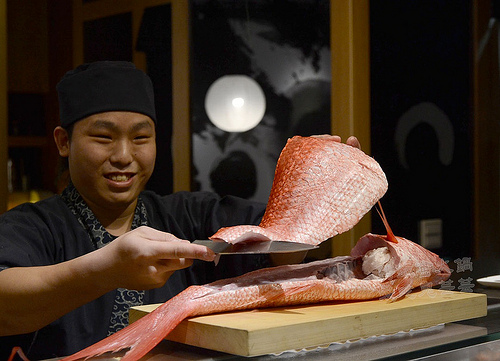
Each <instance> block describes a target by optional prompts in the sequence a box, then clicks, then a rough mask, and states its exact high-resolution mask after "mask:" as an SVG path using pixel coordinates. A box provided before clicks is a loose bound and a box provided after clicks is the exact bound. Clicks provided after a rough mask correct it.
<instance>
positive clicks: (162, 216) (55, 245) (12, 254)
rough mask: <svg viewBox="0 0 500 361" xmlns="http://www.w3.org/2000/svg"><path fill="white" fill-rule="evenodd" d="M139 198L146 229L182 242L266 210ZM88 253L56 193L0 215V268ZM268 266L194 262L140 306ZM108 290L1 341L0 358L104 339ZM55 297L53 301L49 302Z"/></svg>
mask: <svg viewBox="0 0 500 361" xmlns="http://www.w3.org/2000/svg"><path fill="white" fill-rule="evenodd" d="M141 199H142V201H143V202H144V205H145V207H146V210H147V219H148V225H149V226H150V227H152V228H155V229H158V230H161V231H166V232H169V233H172V234H174V235H175V236H176V237H178V238H181V239H187V240H191V241H193V240H195V239H207V237H209V236H211V235H212V234H214V233H215V232H216V231H217V230H218V229H219V228H220V227H223V226H231V225H237V224H258V223H259V222H260V219H261V217H262V215H263V214H264V210H265V205H263V204H260V203H255V202H251V201H246V200H242V199H239V198H235V197H231V196H229V197H224V198H222V199H221V198H219V197H218V196H217V195H215V194H213V193H209V192H195V193H190V192H179V193H175V194H172V195H169V196H163V197H161V196H158V195H156V194H155V193H152V192H149V191H145V192H142V193H141ZM93 250H95V246H94V245H93V243H92V241H91V239H90V238H89V235H88V234H87V231H86V230H85V229H84V227H82V225H81V224H80V223H79V221H78V219H77V218H76V217H75V215H74V214H73V213H72V212H71V211H70V209H69V208H68V207H67V205H66V204H65V203H64V202H63V200H62V199H61V197H60V196H58V195H57V196H53V197H51V198H48V199H46V200H43V201H41V202H38V203H34V204H32V203H26V204H23V205H20V206H18V207H16V208H14V209H13V210H10V211H8V212H6V213H5V214H3V215H2V216H0V270H1V269H5V268H8V267H29V266H43V265H51V264H56V263H60V262H64V261H67V260H70V259H73V258H76V257H79V256H82V255H84V254H86V253H89V252H92V251H93ZM262 266H267V264H265V259H263V258H262V257H248V256H246V257H241V256H224V257H222V258H221V261H220V263H219V265H218V266H217V267H215V266H214V264H213V263H208V262H202V261H195V262H194V264H193V265H192V266H191V267H190V268H188V269H185V270H181V271H177V272H175V273H174V274H173V275H172V276H171V277H170V278H169V280H168V281H167V283H166V284H165V286H163V287H161V288H158V289H154V290H149V291H146V292H145V294H144V303H145V304H149V303H159V302H165V301H166V300H168V299H170V298H171V297H173V296H175V295H176V294H177V293H179V292H181V291H182V290H184V289H185V288H186V287H188V286H190V285H192V284H205V283H208V282H212V281H214V280H215V279H219V278H223V277H230V276H235V275H239V274H242V273H245V272H248V271H250V270H252V269H255V268H259V267H262ZM114 298H115V291H113V292H110V293H108V294H105V295H104V296H102V297H100V298H98V299H97V300H94V301H92V302H90V303H88V304H86V305H84V306H81V307H79V308H77V309H76V310H74V311H72V312H70V313H68V314H66V315H64V316H63V317H61V318H60V319H58V320H56V321H55V322H53V323H51V324H50V325H48V326H46V327H44V328H42V329H40V330H38V331H37V332H34V333H30V334H26V335H16V336H8V337H0V359H7V357H8V355H9V353H10V351H11V349H12V347H14V346H21V347H22V348H23V350H24V351H25V353H27V356H28V357H29V358H31V359H44V358H52V357H57V356H64V355H69V354H72V353H74V352H76V351H78V350H80V349H82V348H84V347H87V346H89V345H91V344H93V343H95V342H97V341H99V340H101V339H102V338H104V337H105V336H106V332H107V330H108V324H109V322H108V320H109V319H110V316H111V309H112V306H113V303H114ZM56 303H57V300H54V304H56Z"/></svg>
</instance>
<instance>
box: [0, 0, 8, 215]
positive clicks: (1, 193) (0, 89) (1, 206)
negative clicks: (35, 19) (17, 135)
mask: <svg viewBox="0 0 500 361" xmlns="http://www.w3.org/2000/svg"><path fill="white" fill-rule="evenodd" d="M7 117H8V112H7V1H6V0H0V214H1V213H3V212H5V211H6V210H7V154H8V148H7Z"/></svg>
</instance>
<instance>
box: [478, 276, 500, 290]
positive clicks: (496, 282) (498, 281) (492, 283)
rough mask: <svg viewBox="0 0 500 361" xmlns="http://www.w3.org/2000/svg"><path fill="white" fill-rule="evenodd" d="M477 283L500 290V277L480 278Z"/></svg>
mask: <svg viewBox="0 0 500 361" xmlns="http://www.w3.org/2000/svg"><path fill="white" fill-rule="evenodd" d="M477 281H478V282H479V283H480V284H482V285H483V286H489V287H495V288H500V275H497V276H489V277H484V278H479V279H478V280H477Z"/></svg>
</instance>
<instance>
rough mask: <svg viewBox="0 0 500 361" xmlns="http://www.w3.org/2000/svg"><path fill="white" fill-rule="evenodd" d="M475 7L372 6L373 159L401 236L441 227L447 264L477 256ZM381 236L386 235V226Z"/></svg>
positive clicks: (449, 3)
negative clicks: (428, 225)
mask: <svg viewBox="0 0 500 361" xmlns="http://www.w3.org/2000/svg"><path fill="white" fill-rule="evenodd" d="M470 24H471V1H468V0H419V1H398V0H372V1H370V27H371V28H370V32H371V116H372V126H371V133H372V154H373V156H374V157H375V159H377V160H378V161H379V162H380V164H381V166H382V168H383V169H384V170H385V172H386V174H387V177H388V181H389V190H388V192H387V194H386V195H385V196H384V198H383V199H382V205H383V206H384V210H385V212H386V215H387V217H388V220H389V222H390V224H391V226H392V228H393V230H394V231H395V233H396V234H399V235H401V236H404V237H405V238H409V239H412V240H414V241H418V240H419V232H418V224H419V221H420V220H424V219H434V218H438V219H441V220H442V222H443V243H444V247H443V249H441V250H438V253H439V254H440V255H442V256H447V255H449V256H461V257H463V256H466V255H470V253H471V241H472V237H471V217H472V211H471V205H472V195H471V190H472V163H471V162H472V161H471V158H472V155H471V154H472V150H471V134H472V132H471V129H472V124H471V112H472V109H471V90H470V89H471V58H470V57H471V51H470V49H471V46H470V44H471V39H470V34H471V27H470V26H471V25H470ZM373 228H374V230H376V231H378V232H383V228H382V224H381V222H380V220H379V219H378V218H377V217H374V218H373Z"/></svg>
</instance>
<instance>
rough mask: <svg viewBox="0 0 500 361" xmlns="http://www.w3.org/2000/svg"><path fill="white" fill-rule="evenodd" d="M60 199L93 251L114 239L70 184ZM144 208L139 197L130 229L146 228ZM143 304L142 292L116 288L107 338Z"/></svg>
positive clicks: (119, 328) (121, 326) (123, 324)
mask: <svg viewBox="0 0 500 361" xmlns="http://www.w3.org/2000/svg"><path fill="white" fill-rule="evenodd" d="M61 197H62V199H63V200H64V202H65V203H66V204H67V205H68V207H69V209H71V212H73V214H74V215H75V216H76V218H77V219H78V221H79V222H80V224H81V225H82V227H83V228H85V229H86V230H87V234H88V235H89V237H90V239H91V241H92V244H93V245H94V247H95V249H98V248H101V247H104V246H105V245H106V244H108V243H109V242H111V241H112V240H114V239H115V238H116V237H115V236H113V235H111V234H110V233H109V232H108V231H106V229H105V228H104V227H103V225H102V224H101V223H100V222H99V221H98V220H97V218H96V217H95V215H94V213H93V212H92V210H91V209H90V208H89V207H88V205H87V203H85V201H84V200H83V198H82V196H81V195H80V193H79V192H78V191H77V189H76V188H75V186H74V185H73V184H72V183H70V184H69V185H68V187H66V189H65V190H64V191H63V193H62V194H61ZM147 225H148V221H147V215H146V206H145V205H144V202H143V201H142V199H141V198H140V197H139V198H138V201H137V207H136V208H135V213H134V219H133V220H132V229H135V228H138V227H140V226H147ZM143 302H144V291H136V290H128V289H126V288H118V289H117V290H116V294H115V300H114V304H113V308H112V310H111V318H110V320H109V327H108V336H109V335H112V334H113V333H115V332H117V331H119V330H121V329H123V328H124V327H126V326H127V325H128V315H129V309H130V307H132V306H139V305H142V304H143Z"/></svg>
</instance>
